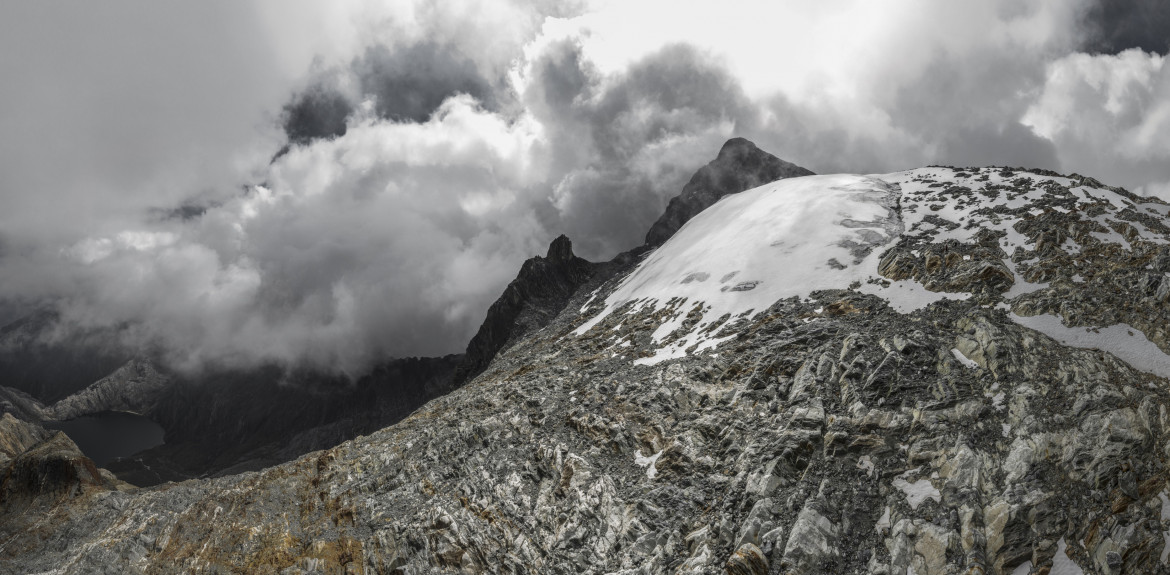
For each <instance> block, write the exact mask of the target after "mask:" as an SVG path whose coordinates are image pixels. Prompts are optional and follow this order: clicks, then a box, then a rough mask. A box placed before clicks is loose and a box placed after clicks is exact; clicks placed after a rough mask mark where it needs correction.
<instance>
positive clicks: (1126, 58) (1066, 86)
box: [1024, 48, 1170, 195]
mask: <svg viewBox="0 0 1170 575" xmlns="http://www.w3.org/2000/svg"><path fill="white" fill-rule="evenodd" d="M1165 60H1166V58H1165V57H1164V56H1161V55H1158V54H1152V53H1148V52H1143V51H1141V50H1139V49H1136V48H1134V49H1130V50H1126V51H1124V52H1121V53H1119V54H1116V55H1102V54H1098V55H1089V54H1080V53H1076V54H1070V55H1068V56H1065V57H1063V58H1060V59H1058V60H1056V61H1054V62H1052V63H1051V64H1050V65H1049V68H1048V74H1047V80H1046V82H1045V85H1044V91H1043V93H1042V94H1041V96H1040V97H1039V98H1038V99H1037V101H1036V102H1035V103H1034V104H1033V105H1032V106H1031V107H1030V108H1029V109H1028V112H1027V114H1026V115H1025V117H1024V122H1025V123H1027V124H1028V125H1029V126H1031V128H1032V129H1033V130H1035V131H1036V133H1037V134H1039V135H1041V136H1043V137H1044V138H1047V139H1048V140H1051V141H1053V142H1055V143H1056V146H1057V149H1058V150H1059V153H1060V159H1061V162H1062V164H1064V165H1066V166H1068V167H1069V168H1070V169H1075V170H1077V171H1082V172H1083V173H1089V174H1093V175H1095V176H1097V177H1099V178H1100V179H1102V180H1103V181H1107V182H1111V183H1120V184H1124V185H1127V186H1134V187H1136V188H1139V189H1141V190H1142V191H1144V192H1145V193H1158V194H1159V195H1161V194H1164V193H1165V191H1166V184H1165V182H1166V181H1167V180H1170V68H1168V67H1166V66H1165Z"/></svg>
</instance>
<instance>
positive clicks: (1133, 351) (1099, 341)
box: [1008, 313, 1170, 377]
mask: <svg viewBox="0 0 1170 575" xmlns="http://www.w3.org/2000/svg"><path fill="white" fill-rule="evenodd" d="M1008 317H1011V318H1012V320H1013V321H1015V322H1016V323H1018V324H1020V325H1022V326H1024V327H1028V328H1032V329H1034V330H1036V331H1038V332H1040V333H1043V334H1044V335H1047V336H1048V337H1051V338H1053V339H1055V340H1057V341H1059V342H1061V343H1063V344H1065V345H1068V346H1071V347H1080V348H1086V349H1099V350H1101V351H1107V352H1109V353H1112V354H1113V355H1115V356H1117V358H1118V359H1120V360H1121V361H1124V362H1126V363H1128V364H1129V365H1131V366H1133V367H1134V368H1135V369H1138V370H1140V371H1144V372H1146V373H1152V374H1154V375H1157V376H1159V377H1170V355H1166V353H1165V352H1163V351H1162V350H1161V349H1160V348H1159V347H1158V346H1157V345H1155V344H1154V342H1152V341H1150V340H1148V339H1146V336H1145V334H1143V333H1142V332H1140V331H1138V330H1136V329H1134V328H1132V327H1130V326H1129V325H1126V324H1124V323H1119V324H1116V325H1111V326H1109V327H1101V328H1094V329H1095V330H1096V332H1093V331H1089V330H1088V329H1087V328H1083V327H1065V325H1064V324H1063V323H1061V321H1060V318H1059V317H1056V316H1054V315H1047V314H1043V315H1034V316H1019V315H1016V314H1015V313H1009V314H1008Z"/></svg>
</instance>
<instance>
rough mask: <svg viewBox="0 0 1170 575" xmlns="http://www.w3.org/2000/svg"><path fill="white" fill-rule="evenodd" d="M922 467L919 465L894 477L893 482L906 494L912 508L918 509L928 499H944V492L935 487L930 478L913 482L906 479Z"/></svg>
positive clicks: (937, 500) (936, 500)
mask: <svg viewBox="0 0 1170 575" xmlns="http://www.w3.org/2000/svg"><path fill="white" fill-rule="evenodd" d="M920 469H922V468H921V467H917V468H914V469H911V470H910V471H907V472H905V473H903V474H901V475H899V476H897V477H895V478H894V481H893V482H892V483H891V485H893V486H894V487H897V488H898V489H899V490H900V491H901V492H902V493H903V494H905V495H906V503H909V504H910V509H915V510H916V509H918V506H919V505H922V502H923V501H925V500H927V499H933V500H935V502H940V501H942V494H941V493H939V492H938V489H935V487H934V484H933V483H931V482H930V480H929V479H919V480H918V481H915V482H913V483H911V482H909V481H906V477H907V476H910V475H913V474H915V473H918V471H919V470H920Z"/></svg>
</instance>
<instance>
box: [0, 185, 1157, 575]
mask: <svg viewBox="0 0 1170 575" xmlns="http://www.w3.org/2000/svg"><path fill="white" fill-rule="evenodd" d="M1168 213H1170V205H1167V204H1165V203H1162V202H1159V201H1154V200H1150V199H1145V198H1138V197H1135V196H1132V195H1131V194H1128V193H1126V192H1124V191H1123V190H1119V189H1112V188H1107V187H1105V186H1102V185H1100V184H1099V183H1097V182H1095V181H1092V180H1090V179H1087V178H1082V177H1079V176H1068V177H1065V176H1059V175H1056V174H1051V173H1042V172H1026V171H1020V170H1002V169H986V168H984V169H966V170H958V169H953V168H942V167H932V168H924V169H921V170H913V171H909V172H901V173H896V174H885V175H878V176H814V177H807V178H797V179H789V180H784V181H781V182H777V183H774V184H769V185H765V186H762V187H760V188H756V189H754V190H750V191H746V192H743V193H742V194H738V195H735V196H732V197H729V198H725V199H723V200H722V201H720V202H718V203H716V204H714V205H713V206H711V207H710V208H709V209H708V210H705V211H704V212H703V213H702V214H700V215H699V216H697V217H695V218H694V219H693V220H692V221H691V223H690V224H689V225H687V226H686V227H685V228H682V229H681V230H679V231H678V233H677V234H675V235H674V236H673V237H672V238H671V239H670V240H668V241H666V242H665V243H664V244H663V245H662V246H661V247H660V248H658V249H657V250H656V251H654V252H651V253H649V254H648V255H647V256H646V257H645V258H643V259H641V260H640V261H633V262H628V264H629V265H614V266H612V267H609V268H606V270H608V271H606V270H599V271H595V273H594V274H593V275H592V276H591V277H590V278H589V279H588V280H587V281H585V282H584V283H582V284H581V286H580V287H579V288H577V289H576V291H575V292H574V293H573V295H572V296H571V297H570V298H569V300H568V302H567V303H566V305H564V307H563V309H562V311H560V313H559V314H557V315H556V317H555V318H552V319H551V321H549V322H548V323H547V324H546V325H544V326H543V328H542V329H538V330H534V331H531V332H529V333H527V334H526V335H525V336H524V337H522V338H521V339H519V341H516V342H515V343H514V344H512V345H509V346H507V347H506V348H504V349H503V350H502V351H501V352H500V353H499V354H498V355H497V356H496V357H495V358H494V360H492V362H491V363H490V365H489V366H488V367H487V369H486V370H485V371H484V372H483V373H482V374H481V375H479V376H478V377H476V378H475V379H474V380H472V381H470V382H469V383H468V384H466V385H464V386H463V387H461V388H459V389H456V390H454V391H452V392H451V393H449V394H448V395H446V396H443V397H440V398H437V399H435V400H432V401H431V402H429V403H428V404H426V405H425V406H424V407H423V408H422V409H420V410H418V411H417V412H415V413H414V414H413V415H411V416H410V417H407V418H406V419H405V420H403V421H401V422H399V423H397V424H395V425H392V426H390V427H387V428H385V429H382V430H379V431H376V432H374V433H372V434H371V435H369V436H365V437H359V438H356V439H354V440H352V441H348V442H346V443H344V444H342V445H339V446H337V447H334V448H332V449H329V450H326V451H321V452H317V453H312V454H309V455H306V456H305V457H302V458H300V459H297V460H295V461H292V462H289V463H286V464H283V465H279V466H275V467H271V468H268V469H265V470H263V471H259V472H251V473H243V474H240V475H235V476H229V477H220V478H216V479H210V480H203V481H188V482H184V483H180V484H167V485H162V486H158V487H155V488H151V489H141V490H125V488H124V487H120V486H118V485H115V484H112V483H109V482H106V483H102V482H100V481H97V482H81V481H78V482H77V483H76V484H77V485H79V486H83V488H78V489H76V490H75V491H74V492H71V493H73V494H72V495H71V496H70V497H69V498H67V499H62V498H61V497H60V495H57V496H54V497H39V496H37V495H36V494H35V493H33V494H32V495H26V496H25V497H26V501H27V503H26V504H22V505H21V506H19V508H17V507H10V506H0V571H4V572H44V571H49V570H55V571H54V572H56V573H90V572H93V573H101V572H108V571H111V570H112V571H117V572H150V573H188V572H204V573H230V572H248V573H404V574H405V573H432V572H433V573H668V572H669V573H675V572H677V573H720V572H727V573H735V574H748V573H882V574H897V575H902V574H908V573H915V574H917V575H925V574H950V573H997V574H998V573H1011V574H1017V573H1018V574H1024V573H1033V574H1041V573H1049V574H1055V573H1063V574H1067V573H1073V574H1075V573H1099V574H1116V573H1168V572H1170V566H1168V559H1170V545H1168V542H1170V486H1168V485H1167V482H1168V478H1170V474H1168V469H1167V458H1168V457H1170V387H1168V384H1170V382H1168V380H1167V379H1166V378H1167V377H1168V376H1170V355H1167V351H1170V348H1168V346H1167V342H1166V341H1165V336H1164V335H1163V332H1161V331H1160V329H1161V328H1162V326H1163V325H1165V324H1164V322H1162V321H1160V318H1162V317H1163V315H1162V314H1165V313H1167V312H1166V309H1165V304H1164V299H1163V298H1162V297H1161V296H1160V295H1159V294H1160V292H1162V291H1163V288H1162V286H1163V284H1165V283H1166V282H1167V281H1170V280H1166V279H1165V278H1167V277H1170V276H1168V275H1167V270H1166V269H1165V267H1166V266H1165V265H1164V262H1163V260H1164V259H1165V260H1170V256H1167V255H1166V254H1167V246H1170V228H1167V227H1166V224H1167V223H1168V220H1167V214H1168ZM1166 290H1170V286H1168V287H1167V288H1166ZM1163 295H1164V294H1163ZM37 449H38V448H37V447H33V448H32V449H31V450H30V451H26V453H30V452H32V451H36V450H37ZM54 449H57V448H53V449H49V450H48V451H53V450H54ZM21 456H22V455H21ZM21 456H18V457H21ZM14 469H16V468H15V467H14V466H12V465H9V466H8V471H5V472H3V473H0V477H5V478H6V479H5V481H6V482H8V481H9V479H7V478H14V477H24V475H20V474H19V473H18V472H17V471H13V470H14ZM20 469H29V467H28V466H25V467H22V468H20ZM20 473H24V472H23V471H22V472H20ZM91 476H92V474H91ZM21 484H22V485H27V484H28V483H27V482H24V483H21ZM5 485H8V483H5ZM6 489H7V487H6ZM27 492H28V490H27V489H26V490H25V491H22V492H21V493H27Z"/></svg>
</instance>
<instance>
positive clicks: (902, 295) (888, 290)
mask: <svg viewBox="0 0 1170 575" xmlns="http://www.w3.org/2000/svg"><path fill="white" fill-rule="evenodd" d="M857 291H859V292H861V293H865V294H872V295H876V296H878V297H880V298H882V299H884V300H886V301H888V302H890V307H892V308H894V310H895V311H897V312H898V313H901V314H908V313H911V312H914V311H917V310H920V309H922V308H924V307H926V306H928V305H930V304H932V303H934V302H936V301H942V300H944V299H952V300H965V299H969V298H970V297H971V294H969V293H947V292H935V291H930V290H928V289H926V288H925V287H923V286H922V284H920V283H918V282H916V281H912V280H900V281H896V282H890V287H883V286H882V285H880V284H876V283H872V284H871V283H863V284H861V287H860V288H857Z"/></svg>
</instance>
